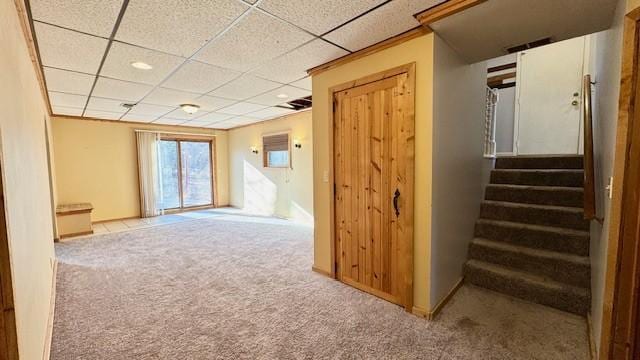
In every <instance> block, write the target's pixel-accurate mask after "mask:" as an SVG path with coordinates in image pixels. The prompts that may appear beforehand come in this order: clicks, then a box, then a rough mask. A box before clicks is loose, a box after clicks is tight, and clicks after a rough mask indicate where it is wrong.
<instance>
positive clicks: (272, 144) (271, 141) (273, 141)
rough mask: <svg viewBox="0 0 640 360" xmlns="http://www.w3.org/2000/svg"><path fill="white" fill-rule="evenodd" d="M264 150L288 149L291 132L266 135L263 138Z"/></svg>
mask: <svg viewBox="0 0 640 360" xmlns="http://www.w3.org/2000/svg"><path fill="white" fill-rule="evenodd" d="M262 147H263V151H264V152H265V153H266V152H268V151H288V150H289V134H277V135H269V136H264V137H263V138H262Z"/></svg>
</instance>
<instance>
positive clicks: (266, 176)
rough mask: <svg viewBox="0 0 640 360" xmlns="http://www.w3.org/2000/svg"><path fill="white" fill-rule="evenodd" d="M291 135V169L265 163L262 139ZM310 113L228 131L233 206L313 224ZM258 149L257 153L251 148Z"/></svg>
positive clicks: (230, 189) (230, 194)
mask: <svg viewBox="0 0 640 360" xmlns="http://www.w3.org/2000/svg"><path fill="white" fill-rule="evenodd" d="M286 131H289V132H290V135H289V136H290V140H291V141H293V140H294V139H295V140H298V141H300V143H301V145H302V148H300V149H298V148H295V147H294V146H293V144H292V145H291V162H292V168H286V169H271V168H265V167H263V164H262V155H263V154H262V136H263V135H266V134H273V133H278V132H286ZM311 133H312V129H311V111H305V112H301V113H295V114H292V115H288V116H285V117H282V118H279V119H274V120H269V121H265V122H261V123H258V124H254V125H249V126H245V127H241V128H237V129H231V130H229V181H230V182H229V199H230V204H231V205H233V206H235V207H238V208H243V209H245V210H246V211H248V212H251V213H257V214H262V215H276V216H280V217H284V218H289V219H293V220H295V221H298V222H302V223H308V224H313V192H311V191H310V189H311V187H312V186H313V166H312V165H313V142H312V135H311ZM252 146H255V147H257V148H258V149H259V151H260V152H259V153H258V154H254V153H252V152H251V150H250V149H251V147H252Z"/></svg>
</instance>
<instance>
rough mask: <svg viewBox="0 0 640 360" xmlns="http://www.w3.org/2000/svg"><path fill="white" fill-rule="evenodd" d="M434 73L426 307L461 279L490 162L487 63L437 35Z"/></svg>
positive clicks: (446, 292) (438, 299)
mask: <svg viewBox="0 0 640 360" xmlns="http://www.w3.org/2000/svg"><path fill="white" fill-rule="evenodd" d="M433 78H434V89H435V91H434V101H433V110H434V115H433V171H432V173H433V191H432V194H433V206H432V211H431V212H432V220H431V224H432V228H431V290H430V303H431V309H430V310H433V308H434V307H435V306H436V304H438V303H439V302H440V301H442V300H443V299H444V298H445V297H446V296H447V294H449V292H450V291H451V290H452V289H453V288H454V286H455V285H456V284H457V283H458V281H459V280H460V279H461V278H462V269H463V265H464V263H465V261H466V260H467V248H468V246H469V243H470V242H471V240H472V239H473V232H474V226H475V222H476V220H477V219H478V215H479V213H480V201H481V200H482V197H483V189H484V185H485V183H484V179H485V172H486V171H487V170H488V169H490V168H491V167H492V161H491V160H490V159H484V157H483V144H484V143H483V141H484V119H485V101H486V83H487V79H486V78H487V67H486V63H484V62H482V63H477V64H473V65H470V64H467V63H466V62H465V61H464V60H463V59H462V58H461V57H460V56H459V55H458V54H457V53H456V52H455V51H454V50H453V49H451V48H450V47H449V46H448V45H447V44H446V43H445V42H444V41H443V40H442V39H441V38H440V37H439V36H437V35H436V37H435V50H434V68H433Z"/></svg>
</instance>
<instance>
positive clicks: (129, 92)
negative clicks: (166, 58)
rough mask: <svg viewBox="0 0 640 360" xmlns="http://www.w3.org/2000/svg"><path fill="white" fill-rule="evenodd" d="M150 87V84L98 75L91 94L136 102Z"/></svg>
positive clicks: (151, 87)
mask: <svg viewBox="0 0 640 360" xmlns="http://www.w3.org/2000/svg"><path fill="white" fill-rule="evenodd" d="M152 89H153V86H151V85H145V84H138V83H133V82H129V81H122V80H115V79H108V78H104V77H99V78H98V82H97V83H96V87H95V88H94V89H93V93H92V95H93V96H98V97H105V98H111V99H122V100H126V101H131V102H137V101H139V100H140V99H142V98H143V97H144V96H145V95H147V94H148V93H149V92H150V91H151V90H152Z"/></svg>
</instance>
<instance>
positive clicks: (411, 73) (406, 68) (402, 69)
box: [327, 62, 416, 312]
mask: <svg viewBox="0 0 640 360" xmlns="http://www.w3.org/2000/svg"><path fill="white" fill-rule="evenodd" d="M404 73H406V74H407V86H408V87H409V91H410V92H411V93H412V96H413V97H412V99H413V105H414V109H412V111H411V117H413V122H414V124H415V111H414V110H415V82H416V63H415V62H411V63H408V64H404V65H400V66H397V67H394V68H392V69H389V70H385V71H381V72H378V73H374V74H372V75H368V76H365V77H362V78H359V79H357V80H352V81H347V82H344V83H342V84H339V85H336V86H333V87H330V88H329V98H328V99H329V101H328V104H327V106H329V111H328V113H329V153H330V156H329V158H330V159H331V160H330V162H329V180H330V184H333V188H332V190H331V192H332V195H331V196H330V199H329V202H330V205H329V210H330V221H329V230H330V234H331V241H330V245H331V246H330V249H331V251H330V255H331V274H330V276H331V277H332V278H334V279H336V280H338V274H337V271H336V264H337V254H336V251H337V246H336V229H337V228H336V201H335V196H336V191H335V184H336V178H335V151H334V149H335V139H334V136H333V134H334V127H335V117H334V106H335V102H334V99H335V97H334V94H335V93H337V92H340V91H344V90H347V89H351V88H354V87H358V86H362V85H366V84H369V83H372V82H376V81H380V80H384V79H387V78H390V77H394V76H397V75H400V74H404ZM411 169H412V170H414V169H415V162H414V163H412V164H411ZM411 174H412V176H415V172H414V171H412V173H411ZM414 187H415V183H414ZM412 206H415V205H412ZM411 214H412V215H411V217H412V223H413V220H414V219H413V208H412V209H411ZM411 234H412V238H413V242H414V243H415V236H414V234H413V227H412V229H411ZM411 262H412V265H411V267H410V268H411V276H410V278H411V284H410V292H411V293H410V294H406V296H407V300H408V302H407V303H405V304H404V305H405V310H406V311H408V312H412V311H413V295H414V294H413V273H414V268H413V247H412V248H411Z"/></svg>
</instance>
